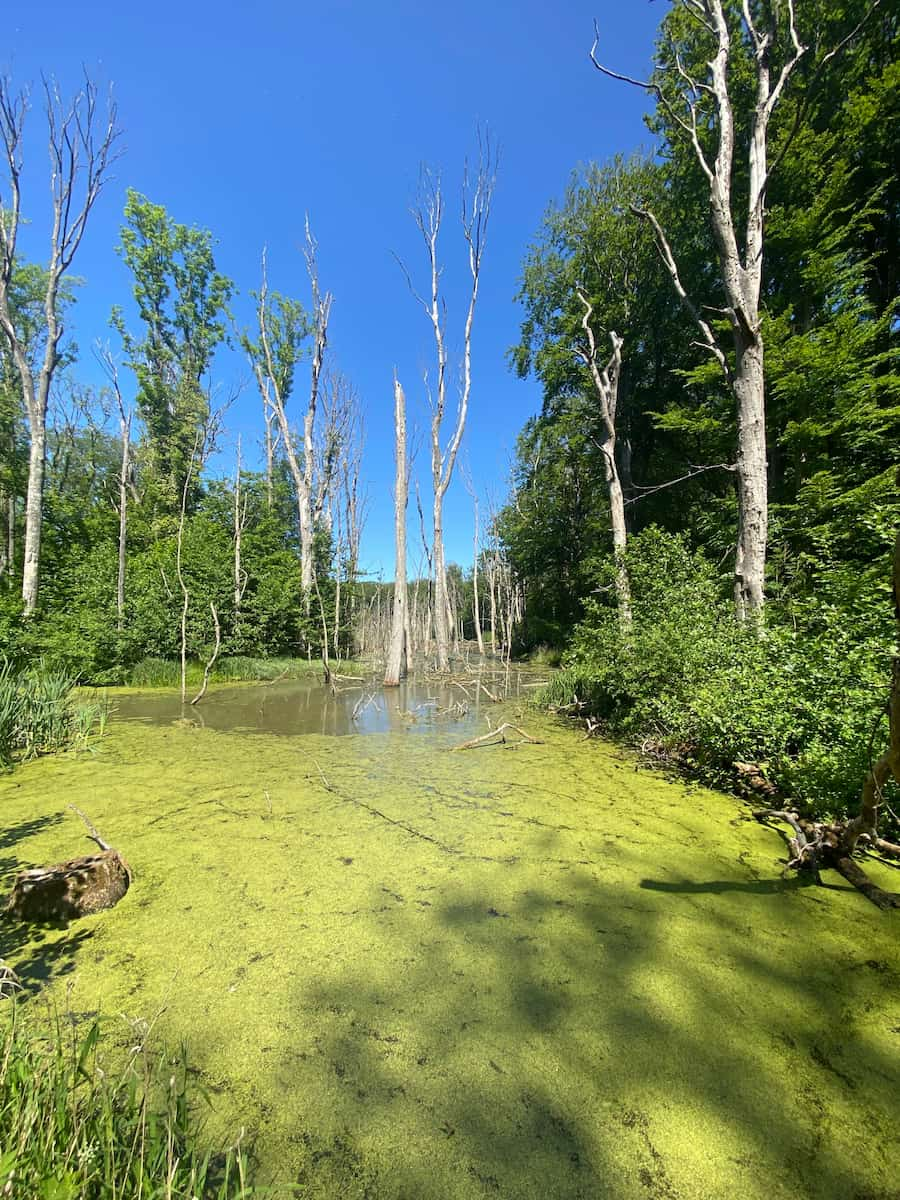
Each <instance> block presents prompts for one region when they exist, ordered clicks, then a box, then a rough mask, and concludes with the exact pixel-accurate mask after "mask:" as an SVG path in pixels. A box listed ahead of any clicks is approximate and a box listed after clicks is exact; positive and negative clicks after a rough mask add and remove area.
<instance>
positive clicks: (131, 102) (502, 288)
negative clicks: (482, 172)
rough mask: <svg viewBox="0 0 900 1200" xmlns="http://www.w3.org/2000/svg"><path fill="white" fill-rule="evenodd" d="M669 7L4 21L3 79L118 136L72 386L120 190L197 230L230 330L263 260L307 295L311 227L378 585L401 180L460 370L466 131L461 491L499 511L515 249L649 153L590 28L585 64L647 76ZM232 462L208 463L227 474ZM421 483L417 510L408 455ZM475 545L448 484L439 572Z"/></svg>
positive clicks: (406, 237) (518, 253)
mask: <svg viewBox="0 0 900 1200" xmlns="http://www.w3.org/2000/svg"><path fill="white" fill-rule="evenodd" d="M664 11H665V5H663V4H660V3H649V2H648V0H625V2H623V0H619V2H618V3H613V2H612V0H585V2H582V0H571V2H570V3H568V4H563V5H558V6H557V5H551V4H548V3H538V2H537V0H522V2H520V3H515V4H514V3H509V2H507V0H487V2H485V0H482V2H480V3H479V2H477V0H458V2H457V3H456V4H454V5H447V6H431V5H423V4H418V3H412V2H410V0H399V2H396V0H395V2H393V3H382V4H373V3H362V2H361V0H337V2H335V0H331V2H329V0H322V2H320V3H316V4H309V3H301V2H296V3H289V2H288V0H259V2H258V3H256V4H253V5H236V4H233V3H228V2H227V0H226V2H224V3H210V2H208V0H183V2H182V3H180V4H176V3H173V0H158V2H157V3H155V4H154V5H145V4H133V5H132V4H123V3H121V2H116V3H99V2H97V0H85V2H83V3H81V4H80V5H79V6H78V11H77V16H74V15H73V9H72V6H71V4H69V3H66V4H63V3H61V2H60V0H41V2H40V3H36V4H33V5H30V6H25V5H20V6H18V11H17V13H16V16H15V17H14V18H13V19H12V20H11V21H9V22H8V23H7V29H9V27H10V26H12V37H11V38H10V39H9V40H8V42H7V46H6V47H5V49H4V51H3V52H2V57H0V66H2V67H5V68H7V69H8V70H10V72H11V74H12V76H13V79H14V81H15V82H16V83H17V84H23V83H28V82H30V81H39V76H40V72H41V71H43V72H46V73H52V74H54V75H55V76H56V77H57V78H58V79H59V81H60V84H61V87H62V89H63V90H67V89H71V88H72V87H74V86H75V85H76V83H77V80H78V76H79V72H80V69H81V65H82V64H84V66H85V67H87V69H88V70H89V72H90V73H91V74H92V76H94V77H95V78H96V79H97V80H98V81H100V82H102V83H103V84H104V85H106V84H109V83H111V84H112V85H113V87H114V91H115V96H116V100H117V103H118V107H119V118H120V123H121V125H122V126H123V129H124V137H123V145H124V147H125V150H126V153H125V154H124V156H123V157H122V159H121V160H120V161H119V162H118V163H117V165H116V169H115V179H114V181H113V182H112V183H111V184H110V185H109V188H108V190H107V191H106V192H105V193H104V195H103V196H102V197H101V199H100V201H99V202H98V206H97V208H96V209H95V211H94V213H93V215H92V220H91V223H90V226H89V228H88V231H87V234H86V238H85V242H84V244H83V246H82V248H81V251H80V253H79V256H78V259H77V260H76V264H75V270H76V272H77V274H78V275H79V276H82V277H83V278H84V280H85V285H84V287H83V288H82V289H81V290H80V294H79V299H78V304H77V309H76V311H75V313H74V315H73V320H72V331H73V333H74V335H75V337H76V339H77V341H78V342H79V344H80V346H81V348H82V353H81V361H80V364H79V367H78V368H77V370H78V374H79V377H80V378H82V379H84V380H85V381H88V382H99V377H98V375H97V371H96V368H95V367H94V364H93V362H92V360H91V355H90V352H89V351H90V345H91V342H92V341H93V340H94V339H95V338H97V337H101V338H105V337H107V336H109V330H108V318H109V312H110V308H111V307H112V305H113V304H116V303H119V304H125V305H126V311H127V303H128V299H129V279H128V275H127V272H126V271H125V268H124V266H123V265H122V263H121V262H120V260H119V259H118V257H117V256H116V253H115V246H116V244H117V241H118V229H119V226H120V224H121V214H122V209H123V206H124V198H125V190H126V188H127V187H134V188H136V189H137V190H138V191H140V192H143V193H145V194H146V195H147V196H149V197H150V198H151V199H152V200H153V201H155V202H157V203H161V204H163V205H165V206H166V208H167V209H168V210H169V212H170V214H171V215H172V217H173V218H174V219H176V220H178V221H181V222H184V223H186V224H195V225H199V226H202V227H205V228H209V229H211V230H212V231H213V234H214V236H215V238H216V239H217V248H216V254H217V263H218V266H219V269H220V270H222V271H224V272H225V273H226V274H227V275H229V276H231V277H232V278H233V279H234V281H235V283H236V285H237V288H238V290H239V293H240V294H239V295H238V296H237V297H236V299H235V302H234V305H233V308H234V312H235V316H236V318H237V320H238V322H239V324H241V325H248V324H249V323H250V322H251V320H252V301H251V300H250V297H249V295H248V293H249V291H250V290H251V289H252V288H254V287H255V286H257V284H258V273H259V257H260V250H261V247H262V245H263V244H264V243H266V244H267V245H268V253H269V276H270V285H271V286H272V287H274V288H276V289H278V290H280V291H283V292H286V293H288V294H293V295H297V296H298V297H299V298H300V299H302V300H306V299H307V284H306V279H305V275H304V271H303V262H302V258H301V256H300V253H299V245H300V242H301V238H302V231H303V221H304V214H305V213H307V212H308V213H309V216H310V220H311V223H312V227H313V230H314V233H315V236H316V238H317V239H318V242H319V257H320V274H321V281H322V285H323V287H326V288H328V289H330V290H331V291H332V292H333V294H334V297H335V305H334V311H333V318H332V326H331V338H330V344H331V352H332V354H333V361H334V362H335V364H336V365H338V366H339V367H340V368H341V370H343V371H344V372H345V374H347V375H348V376H349V377H350V379H351V380H352V381H353V383H354V384H355V386H356V388H357V390H358V391H359V393H360V395H361V397H362V400H363V403H364V406H365V410H366V424H367V444H366V456H365V465H364V474H365V478H366V481H367V487H368V493H369V496H370V511H369V517H368V522H367V526H366V530H365V535H364V553H363V557H364V566H365V567H367V568H368V569H369V570H371V571H374V572H378V570H379V569H381V568H384V570H385V573H386V575H387V576H388V577H390V575H391V572H392V565H393V549H392V525H391V522H392V509H391V506H392V500H391V483H392V477H393V462H392V453H393V441H392V439H393V429H392V385H391V379H392V374H393V371H394V369H395V368H396V369H397V370H398V372H399V374H400V377H401V379H402V380H403V382H404V385H405V388H406V392H407V397H408V400H409V404H410V420H411V422H413V423H417V424H418V425H419V426H420V427H422V428H424V427H425V425H426V422H427V410H426V408H425V404H424V396H423V389H422V386H421V377H422V371H423V368H425V367H426V366H428V365H430V363H431V361H432V343H431V340H430V328H429V326H428V324H427V322H426V320H425V317H424V315H423V314H422V312H421V310H420V309H419V308H418V307H417V306H416V304H415V302H414V301H413V299H412V297H411V296H410V294H409V292H408V290H407V287H406V283H405V281H404V279H403V276H402V274H401V272H400V270H399V268H398V266H397V264H396V262H395V260H394V258H393V256H392V254H393V252H396V253H397V254H399V255H400V256H401V257H402V258H403V259H404V261H405V262H406V263H407V264H408V265H409V267H410V270H411V272H412V274H413V275H414V276H415V277H416V278H417V279H423V278H424V276H423V274H422V273H423V272H424V271H425V268H426V264H425V260H424V256H423V247H422V245H421V241H420V239H419V235H418V233H417V231H416V229H415V227H414V225H413V222H412V219H411V217H410V215H409V207H410V204H411V203H412V202H413V200H414V198H415V188H416V180H417V177H418V172H419V167H420V164H421V163H423V162H424V163H428V164H429V165H431V166H433V167H435V168H439V169H440V170H441V171H442V174H443V178H444V185H445V191H446V193H447V197H448V205H447V218H446V222H445V230H444V236H443V257H444V261H445V262H446V276H445V280H446V295H447V300H448V304H449V319H448V344H449V349H450V353H451V362H453V363H456V362H457V361H458V355H459V351H460V348H461V336H462V321H463V317H464V306H465V302H466V292H465V285H466V277H465V270H466V263H465V247H464V244H463V243H462V239H461V236H460V233H459V226H458V222H457V220H456V217H457V211H458V210H457V197H458V189H459V186H460V180H461V172H462V164H463V161H464V159H465V157H466V155H467V154H469V155H471V154H472V152H473V148H474V145H475V130H476V127H477V126H478V125H479V124H481V125H482V126H487V127H488V128H489V129H490V131H491V133H492V135H493V137H494V138H495V140H496V141H497V142H498V143H499V145H500V147H501V154H502V162H501V168H500V175H499V178H498V184H497V192H496V197H495V203H494V211H493V215H492V218H491V228H490V235H489V242H488V247H487V251H486V254H485V260H484V272H483V283H482V292H481V297H480V302H479V309H478V312H477V315H476V324H475V334H474V347H473V359H474V383H473V392H472V400H471V409H470V422H469V426H468V430H467V434H466V438H465V441H464V444H463V445H464V449H463V460H464V461H465V462H466V464H467V465H468V467H469V469H470V470H471V473H472V475H473V477H474V479H475V481H476V484H477V486H478V487H479V490H480V491H481V492H482V493H493V495H494V496H495V497H496V498H497V499H498V500H499V499H502V497H503V494H504V492H505V486H506V479H507V475H508V468H509V462H510V459H511V455H512V452H513V448H514V444H515V438H516V434H517V433H518V431H519V429H520V428H521V426H522V424H523V423H524V422H525V420H526V419H527V418H528V417H529V416H530V415H532V414H533V413H534V412H535V411H536V410H537V408H538V407H539V404H540V394H539V390H538V388H537V386H536V385H535V383H534V382H533V381H528V382H522V381H521V380H519V379H517V378H516V377H515V376H514V375H513V374H512V373H511V372H510V371H509V369H508V366H507V363H506V357H505V356H506V351H507V349H508V347H509V346H510V345H511V344H512V343H513V342H514V341H515V340H516V336H517V332H518V326H519V320H520V315H521V314H520V311H519V309H518V307H517V306H516V304H515V303H514V295H515V292H516V290H517V279H518V276H519V272H520V267H521V262H522V257H523V254H524V252H525V250H526V248H527V246H528V244H529V242H530V241H531V239H532V238H533V237H534V235H535V233H536V232H537V230H538V228H539V225H540V221H541V217H542V214H543V212H544V211H545V209H546V207H547V205H548V203H549V202H550V201H551V200H552V199H553V198H555V197H558V196H559V195H560V194H561V193H562V191H563V190H564V188H565V185H566V182H567V179H568V177H569V174H570V172H571V170H572V169H573V168H574V167H575V166H576V165H577V164H579V163H582V162H586V161H589V160H592V159H593V160H598V161H602V160H604V159H606V158H608V157H610V156H611V155H613V154H615V153H617V152H628V151H630V150H632V149H634V148H636V147H637V146H638V145H640V144H645V145H646V144H647V142H648V138H649V135H648V134H647V132H646V129H645V128H644V126H643V123H642V120H641V117H642V113H643V111H644V108H645V97H644V96H643V95H642V94H641V93H640V92H638V91H637V90H635V89H630V88H628V87H626V86H625V85H617V84H615V83H612V82H611V81H608V80H605V79H603V78H601V76H599V75H598V73H597V72H596V71H595V70H594V69H593V67H592V66H591V65H590V62H589V61H588V50H589V48H590V43H591V38H592V27H593V19H594V17H595V16H596V17H597V19H598V20H599V22H600V26H601V31H602V43H601V46H602V57H603V58H604V60H605V61H607V62H609V63H611V64H615V65H616V67H617V68H618V69H620V70H623V71H625V72H626V73H631V74H636V75H643V74H645V73H646V71H647V69H648V65H649V63H650V59H651V55H652V46H653V38H654V33H655V29H656V26H657V24H658V22H659V20H660V18H661V17H662V15H663V12H664ZM28 129H29V136H28V143H27V144H28V170H27V175H26V181H25V182H26V186H27V189H28V191H27V194H26V196H25V202H24V206H25V210H26V213H27V215H28V216H29V217H30V219H31V222H32V223H31V226H30V227H29V229H28V231H27V239H26V241H25V243H24V248H25V250H26V252H27V253H29V254H31V255H33V256H34V257H44V256H45V253H46V252H45V250H44V245H45V237H46V217H47V204H48V195H47V190H46V187H47V184H46V179H47V177H46V173H45V163H46V159H45V150H44V142H43V138H44V129H43V127H42V115H41V112H40V109H39V105H38V104H37V96H35V107H34V109H33V111H32V113H31V116H30V119H29V125H28ZM216 378H217V379H218V380H219V381H220V382H221V385H222V388H223V390H228V389H230V388H231V387H232V386H233V385H234V384H235V383H237V382H239V381H240V380H242V379H243V380H245V381H246V386H245V387H244V389H243V391H242V393H241V395H240V397H239V399H238V401H237V402H236V403H235V405H234V406H233V407H232V409H231V410H230V412H229V415H228V432H227V441H228V443H230V445H231V446H232V447H233V442H234V439H235V437H236V435H237V433H238V432H240V433H241V435H242V438H243V443H244V446H245V447H246V448H248V449H249V448H251V447H258V444H259V439H260V436H261V411H260V405H259V401H258V398H257V394H256V392H255V389H254V388H253V387H252V385H251V381H250V379H249V375H248V372H247V369H246V366H245V364H244V361H243V358H242V356H241V355H240V354H239V353H223V354H221V355H220V357H219V359H218V361H217V363H216ZM129 382H130V381H129ZM257 453H258V449H257ZM232 454H233V449H229V446H228V444H226V449H225V455H226V456H227V457H228V458H229V459H230V456H231V455H232ZM223 469H224V460H223ZM419 472H420V474H421V475H422V480H423V500H425V499H426V498H427V496H428V488H429V484H428V481H427V462H426V455H425V454H424V453H422V454H420V461H419ZM471 536H472V535H471V511H470V501H469V498H468V496H467V495H466V492H465V489H464V488H463V486H462V484H461V482H457V484H455V485H454V488H453V489H452V491H451V494H450V495H449V497H448V502H447V553H448V558H449V559H451V560H454V559H455V560H457V561H460V562H469V561H470V559H471ZM411 557H412V558H413V559H415V558H417V552H416V551H415V550H414V551H413V552H412V555H411ZM413 565H415V563H413Z"/></svg>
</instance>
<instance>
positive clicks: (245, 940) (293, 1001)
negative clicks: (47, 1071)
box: [0, 712, 900, 1200]
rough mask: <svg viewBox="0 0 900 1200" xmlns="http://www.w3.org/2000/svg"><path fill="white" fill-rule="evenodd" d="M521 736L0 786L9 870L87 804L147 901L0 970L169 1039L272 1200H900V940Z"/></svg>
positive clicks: (318, 750) (122, 731) (34, 938)
mask: <svg viewBox="0 0 900 1200" xmlns="http://www.w3.org/2000/svg"><path fill="white" fill-rule="evenodd" d="M512 719H514V720H518V721H519V722H521V723H523V724H525V725H526V727H527V729H528V730H529V732H531V733H533V734H536V735H537V736H540V737H541V738H542V739H543V744H541V745H522V746H519V747H517V748H511V747H502V746H498V747H488V748H484V749H478V750H473V751H466V752H464V753H450V752H449V747H450V746H451V745H453V744H454V743H455V742H458V741H459V740H460V738H459V734H458V731H450V730H447V731H443V732H442V731H441V730H440V729H439V728H436V729H435V731H434V733H433V735H432V736H430V737H427V738H425V737H411V736H409V734H408V732H394V733H385V734H376V735H372V736H368V737H362V736H359V737H353V736H348V737H342V738H333V737H325V736H321V735H313V734H311V735H308V736H305V737H286V736H281V737H279V736H273V735H266V734H257V735H246V734H245V735H241V734H237V733H229V732H222V731H215V730H213V729H209V728H198V727H195V726H193V725H190V724H184V723H176V724H170V725H129V724H118V725H116V724H114V725H113V726H112V727H111V729H110V731H109V734H108V736H107V737H106V739H105V740H104V741H103V743H102V744H101V745H100V746H99V748H98V750H97V752H96V753H95V754H94V755H91V756H87V755H85V756H81V757H77V758H67V757H63V758H56V759H45V760H43V761H40V762H36V763H30V764H28V765H26V766H23V767H21V768H20V769H17V770H16V772H15V773H14V774H13V775H11V776H7V777H5V778H4V779H2V780H0V804H2V807H3V815H4V823H5V828H6V832H5V834H4V835H3V836H2V840H0V860H2V861H0V866H2V870H3V872H4V873H5V875H6V876H7V882H8V877H9V876H10V874H11V873H12V872H13V871H14V870H15V869H16V868H17V867H20V866H26V865H34V864H38V863H42V862H52V861H56V860H58V859H61V858H65V857H69V856H71V855H73V854H75V853H80V852H81V851H82V848H83V845H82V836H83V830H82V828H81V825H80V822H78V821H77V820H76V819H75V818H74V817H72V816H71V814H67V813H66V811H65V810H66V805H68V804H69V803H75V804H77V805H78V806H79V807H81V808H83V809H84V810H85V811H86V812H87V813H88V814H89V816H90V817H91V818H92V820H93V821H94V822H95V824H96V825H97V826H98V827H99V829H100V830H101V831H102V832H103V834H104V836H105V837H106V838H107V839H108V840H109V841H110V842H111V843H112V844H113V845H115V846H116V847H118V848H119V849H120V850H121V851H122V852H123V853H124V854H125V856H126V857H127V858H128V860H129V862H130V863H131V865H132V867H133V869H134V872H135V882H134V884H133V886H132V888H131V890H130V891H129V893H128V895H127V896H126V897H125V899H124V900H123V901H122V903H121V904H120V905H118V907H117V908H115V909H113V910H111V911H109V912H107V913H102V914H99V915H97V916H95V917H89V918H86V919H84V920H82V921H79V922H77V923H75V924H73V925H71V926H70V927H69V928H67V929H45V930H35V931H31V932H29V931H24V930H22V929H21V927H11V926H8V925H7V926H4V927H3V931H2V945H0V953H2V954H3V955H4V956H5V957H6V958H7V959H8V960H9V962H10V964H11V965H12V966H13V967H14V968H15V969H16V970H17V972H18V973H19V975H20V976H21V977H22V979H23V981H24V982H25V984H26V987H27V989H28V992H29V994H30V995H33V994H35V993H36V992H37V991H38V990H41V991H42V992H43V994H45V995H47V994H49V996H50V997H51V998H52V999H54V1000H55V1002H56V1003H57V1004H58V1005H59V1006H61V1007H63V1006H66V1007H67V1008H68V1010H69V1011H70V1012H71V1014H72V1015H73V1019H75V1020H78V1019H82V1018H83V1019H88V1018H90V1017H91V1016H92V1015H93V1014H95V1013H96V1012H98V1011H100V1012H101V1013H102V1014H103V1016H104V1021H105V1025H106V1028H107V1031H108V1033H109V1035H110V1036H111V1037H113V1038H120V1039H122V1044H123V1045H127V1042H125V1040H124V1039H126V1038H127V1035H128V1028H129V1026H128V1020H133V1019H137V1018H145V1019H149V1018H152V1017H153V1016H155V1015H156V1014H158V1013H161V1015H160V1016H159V1021H158V1025H157V1029H158V1030H159V1034H160V1037H162V1038H164V1039H165V1040H167V1041H170V1042H171V1043H173V1044H177V1042H178V1041H180V1040H181V1039H186V1040H187V1043H188V1046H189V1052H190V1054H191V1056H192V1059H193V1061H194V1063H195V1064H196V1065H197V1066H198V1067H199V1068H200V1069H201V1071H202V1075H203V1080H204V1083H205V1085H206V1087H207V1089H208V1090H209V1092H210V1093H211V1095H212V1098H213V1107H212V1110H211V1112H210V1114H209V1116H208V1118H207V1125H206V1136H207V1137H208V1138H209V1140H210V1142H211V1144H218V1145H223V1144H227V1143H228V1142H230V1141H231V1140H233V1138H234V1137H235V1135H236V1134H237V1132H238V1130H239V1128H240V1127H241V1126H242V1125H243V1126H246V1127H247V1130H248V1135H251V1136H252V1138H253V1141H254V1144H255V1151H256V1154H257V1156H258V1162H259V1175H260V1181H261V1182H270V1183H271V1182H277V1183H280V1184H282V1185H284V1190H283V1191H282V1190H281V1189H279V1191H278V1193H277V1194H280V1195H296V1196H302V1197H329V1198H331V1197H334V1198H338V1197H340V1198H341V1200H345V1198H346V1200H355V1198H359V1200H362V1198H363V1197H367V1198H376V1200H394V1198H396V1200H400V1198H401V1197H403V1198H406V1200H431V1198H434V1200H455V1198H459V1200H463V1198H466V1200H468V1198H475V1197H493V1196H496V1197H506V1198H508V1200H528V1198H532V1197H533V1198H537V1200H549V1198H557V1197H558V1198H560V1200H579V1198H582V1200H600V1198H603V1200H656V1198H660V1200H662V1198H665V1200H671V1198H679V1197H681V1198H684V1200H697V1198H701V1197H703V1198H706V1197H708V1198H710V1200H722V1198H725V1197H735V1198H740V1200H756V1198H759V1200H779V1198H784V1200H788V1198H790V1200H797V1198H798V1197H799V1198H807V1197H809V1198H819V1197H821V1198H822V1200H826V1198H827V1200H888V1198H890V1197H894V1198H896V1197H898V1196H900V1190H898V1188H900V1180H898V1174H897V1170H898V1168H897V1162H898V1149H900V1065H898V1064H900V1006H898V997H900V950H898V938H897V933H898V925H897V918H896V916H892V915H891V914H882V913H879V912H877V911H876V910H875V909H874V908H873V907H871V906H870V905H868V904H867V902H866V901H865V900H864V899H863V898H862V897H861V896H860V895H859V894H858V893H856V892H854V891H852V890H850V889H849V888H847V887H845V886H843V881H840V882H834V886H832V887H830V888H827V889H821V888H816V887H806V886H803V884H802V882H800V881H798V880H797V879H790V880H787V881H782V880H781V878H780V864H779V863H778V861H777V859H778V856H779V855H782V854H783V847H782V845H781V844H780V843H779V841H778V839H777V838H776V837H775V836H774V834H773V833H772V832H771V831H769V830H766V829H764V828H762V827H761V826H759V825H758V824H757V823H756V822H754V821H752V820H750V819H748V818H747V816H746V814H742V813H741V810H740V807H739V805H738V804H737V802H736V801H735V800H733V799H731V798H728V797H725V796H720V795H717V794H715V793H712V792H708V791H704V790H702V789H699V788H694V787H688V786H686V785H683V784H677V783H672V782H669V781H667V780H664V779H661V778H659V777H657V776H655V775H653V774H650V773H646V772H641V771H637V770H635V768H634V766H633V764H632V763H631V762H630V761H629V760H628V759H627V758H626V757H624V756H623V755H622V754H620V753H618V752H617V751H615V750H614V749H612V748H610V747H607V746H604V745H602V744H599V743H596V742H584V741H581V740H580V739H579V737H578V735H577V733H575V732H574V731H572V730H570V729H567V728H564V727H562V726H560V725H558V724H555V723H553V722H551V721H550V720H549V719H545V718H542V717H540V716H537V715H536V714H534V713H533V712H529V713H527V714H525V715H524V716H522V715H520V716H519V717H518V718H516V717H515V716H513V718H512ZM883 882H885V886H889V887H890V886H892V884H891V881H890V880H887V881H883ZM894 886H896V884H894ZM32 1004H33V1000H28V1001H26V1007H28V1006H29V1005H32ZM123 1018H124V1019H123Z"/></svg>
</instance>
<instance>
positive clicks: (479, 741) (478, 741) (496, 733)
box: [452, 721, 541, 750]
mask: <svg viewBox="0 0 900 1200" xmlns="http://www.w3.org/2000/svg"><path fill="white" fill-rule="evenodd" d="M507 729H511V730H512V731H513V732H514V733H517V734H518V735H519V737H520V738H521V739H522V740H521V741H519V742H508V741H507V738H506V731H507ZM495 738H496V739H498V740H496V741H494V740H492V739H495ZM524 742H527V743H529V744H530V745H532V746H540V745H541V741H540V739H539V738H533V737H532V736H531V735H530V734H528V733H526V732H525V730H524V729H520V728H519V727H518V725H511V724H510V723H509V721H504V722H503V724H502V725H499V726H498V727H497V728H496V729H492V730H491V731H490V733H485V734H482V736H481V737H479V738H472V739H471V740H470V741H468V742H463V743H462V745H461V746H453V747H452V749H453V750H474V749H475V747H476V746H487V745H490V746H503V745H513V746H521V745H522V744H523V743H524Z"/></svg>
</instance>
